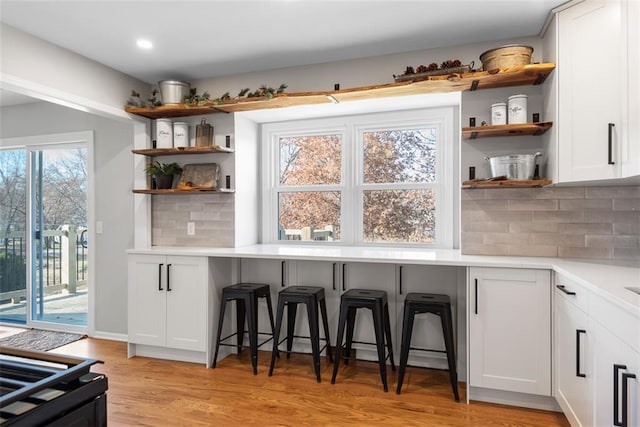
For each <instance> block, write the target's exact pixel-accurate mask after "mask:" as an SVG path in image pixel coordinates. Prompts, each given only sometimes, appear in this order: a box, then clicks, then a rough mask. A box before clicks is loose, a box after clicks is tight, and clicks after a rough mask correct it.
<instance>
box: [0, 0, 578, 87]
mask: <svg viewBox="0 0 640 427" xmlns="http://www.w3.org/2000/svg"><path fill="white" fill-rule="evenodd" d="M565 1H566V0H422V1H419V0H414V1H402V0H386V1H380V0H379V1H365V0H359V1H349V0H343V1H337V0H333V1H330V0H324V1H320V0H279V1H274V0H259V1H243V0H234V1H221V0H209V1H119V0H112V1H97V0H85V1H82V2H80V1H57V0H49V1H22V0H13V1H12V0H0V20H1V21H2V22H4V23H6V24H9V25H11V26H13V27H16V28H18V29H20V30H22V31H25V32H27V33H31V34H33V35H35V36H37V37H39V38H42V39H45V40H48V41H50V42H51V43H54V44H56V45H59V46H62V47H64V48H66V49H69V50H71V51H73V52H76V53H78V54H80V55H83V56H85V57H88V58H91V59H93V60H95V61H97V62H100V63H102V64H105V65H107V66H109V67H112V68H114V69H116V70H119V71H121V72H123V73H126V74H129V75H131V76H133V77H136V78H138V79H140V80H143V81H145V82H148V83H150V84H153V83H156V82H157V81H158V80H162V79H182V80H196V79H200V78H206V77H217V76H223V75H233V74H239V73H245V72H251V71H261V70H268V69H276V68H283V67H290V66H298V65H308V64H314V63H323V62H330V61H337V60H345V59H354V58H362V57H368V56H377V55H384V54H391V53H401V52H409V51H414V50H424V49H431V48H437V47H447V46H456V45H463V44H468V43H470V42H482V41H491V40H504V39H509V38H516V37H524V36H532V35H538V34H539V33H540V31H541V29H542V28H543V25H544V22H545V20H546V18H547V16H548V14H549V11H550V10H551V9H552V8H554V7H555V6H558V5H559V4H562V3H564V2H565ZM138 38H146V39H148V40H150V41H151V42H152V43H153V45H154V47H153V48H152V49H151V50H147V51H143V50H141V49H139V48H138V47H137V46H136V40H137V39H138Z"/></svg>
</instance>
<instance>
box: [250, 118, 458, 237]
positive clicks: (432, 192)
mask: <svg viewBox="0 0 640 427" xmlns="http://www.w3.org/2000/svg"><path fill="white" fill-rule="evenodd" d="M453 117H454V108H453V107H450V108H437V109H435V108H434V109H422V110H409V111H402V112H392V113H378V114H368V115H361V116H349V117H346V118H345V117H341V118H330V119H326V118H325V119H314V120H305V121H299V122H288V123H284V122H283V123H270V124H265V125H264V126H263V139H264V141H265V142H266V144H265V150H266V154H267V155H265V156H263V158H264V159H265V160H264V161H263V190H264V191H263V220H262V224H263V242H265V243H273V242H284V241H286V242H298V241H303V242H307V243H308V242H318V241H320V242H337V243H342V244H371V245H420V246H436V247H452V234H453V233H452V229H453V217H454V215H453V214H452V210H453V193H454V192H453V190H452V188H453V187H452V185H453V184H452V183H453V172H452V171H453V168H452V165H453V145H454V143H453V142H454V137H453Z"/></svg>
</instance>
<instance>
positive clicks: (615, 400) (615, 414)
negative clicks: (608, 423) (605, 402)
mask: <svg viewBox="0 0 640 427" xmlns="http://www.w3.org/2000/svg"><path fill="white" fill-rule="evenodd" d="M621 369H627V365H613V425H614V426H622V425H623V424H622V421H618V420H619V419H620V414H619V413H618V403H619V400H618V399H619V397H620V395H619V391H620V382H619V380H618V378H620V375H618V371H619V370H621ZM623 383H625V384H626V382H625V381H623ZM623 394H624V395H625V397H626V394H627V393H626V392H624V393H623ZM623 412H624V409H623Z"/></svg>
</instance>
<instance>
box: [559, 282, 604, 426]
mask: <svg viewBox="0 0 640 427" xmlns="http://www.w3.org/2000/svg"><path fill="white" fill-rule="evenodd" d="M573 297H574V296H571V295H569V296H567V295H565V294H563V293H562V292H561V291H559V290H558V291H556V295H555V307H556V310H555V314H556V317H555V352H556V354H555V360H556V369H557V371H556V378H557V390H556V400H557V401H558V404H559V405H560V407H561V408H562V411H563V412H564V414H565V415H566V417H567V418H568V419H569V421H570V422H571V424H572V425H579V426H591V425H593V391H594V390H593V383H594V378H593V366H592V363H593V360H592V359H593V348H594V344H595V343H594V337H593V333H592V331H591V330H590V329H589V317H588V316H587V314H586V313H585V312H583V311H582V310H580V309H579V308H578V307H577V306H576V305H575V304H574V303H573V301H569V298H573Z"/></svg>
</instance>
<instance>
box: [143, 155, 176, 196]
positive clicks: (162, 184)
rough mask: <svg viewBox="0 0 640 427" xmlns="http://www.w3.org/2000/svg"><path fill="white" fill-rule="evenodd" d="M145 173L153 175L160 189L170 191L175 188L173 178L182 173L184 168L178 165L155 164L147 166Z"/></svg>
mask: <svg viewBox="0 0 640 427" xmlns="http://www.w3.org/2000/svg"><path fill="white" fill-rule="evenodd" d="M145 172H147V174H148V175H153V177H154V178H155V179H156V187H157V188H158V189H168V188H171V187H172V186H173V177H174V176H175V175H177V174H179V173H181V172H182V167H180V165H179V164H177V163H160V162H153V163H150V164H149V165H147V167H146V168H145Z"/></svg>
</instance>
